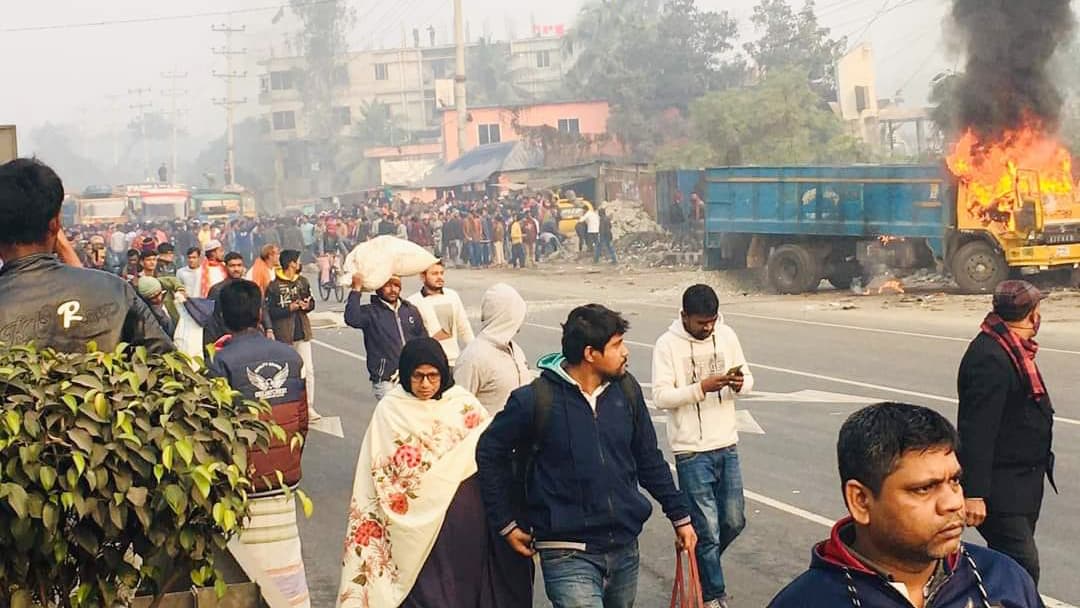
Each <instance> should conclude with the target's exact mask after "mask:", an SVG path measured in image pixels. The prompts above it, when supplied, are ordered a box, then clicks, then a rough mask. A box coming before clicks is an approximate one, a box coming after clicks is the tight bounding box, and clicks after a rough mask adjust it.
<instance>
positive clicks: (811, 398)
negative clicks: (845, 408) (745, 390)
mask: <svg viewBox="0 0 1080 608" xmlns="http://www.w3.org/2000/svg"><path fill="white" fill-rule="evenodd" d="M740 400H741V401H753V402H755V403H762V402H779V403H852V404H856V405H870V404H871V403H877V402H878V401H880V400H879V399H873V398H870V397H859V396H857V395H844V394H842V393H830V392H828V391H815V390H812V389H807V390H802V391H795V392H794V393H770V392H768V391H754V392H752V393H750V394H749V395H744V396H741V397H740Z"/></svg>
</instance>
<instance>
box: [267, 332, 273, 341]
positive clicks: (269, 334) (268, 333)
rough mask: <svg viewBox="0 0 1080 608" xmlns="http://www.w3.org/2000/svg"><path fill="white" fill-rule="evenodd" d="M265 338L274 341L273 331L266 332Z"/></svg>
mask: <svg viewBox="0 0 1080 608" xmlns="http://www.w3.org/2000/svg"><path fill="white" fill-rule="evenodd" d="M266 337H267V338H270V339H271V340H273V339H274V330H272V329H268V330H266Z"/></svg>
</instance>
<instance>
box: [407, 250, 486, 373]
mask: <svg viewBox="0 0 1080 608" xmlns="http://www.w3.org/2000/svg"><path fill="white" fill-rule="evenodd" d="M420 279H421V280H422V281H423V283H424V284H423V286H422V287H421V288H420V291H418V292H416V293H415V294H413V295H412V296H411V297H409V298H406V299H407V300H408V302H409V303H410V304H412V305H413V306H415V307H416V308H417V309H419V310H420V316H421V317H422V318H423V320H424V327H426V328H427V330H428V335H429V336H431V337H432V338H435V339H436V340H438V341H439V344H441V345H442V347H443V352H445V353H446V358H447V360H448V361H450V369H451V370H452V369H454V367H456V366H457V358H458V355H460V354H461V347H460V346H458V340H460V341H461V344H462V345H464V346H468V345H469V343H470V342H472V341H473V330H472V326H471V325H469V316H468V315H467V314H466V313H465V305H464V304H462V303H461V296H459V295H458V293H457V292H456V291H454V290H453V289H450V288H449V287H447V286H446V267H444V266H443V263H442V262H441V261H439V262H435V264H433V265H432V266H431V267H430V268H428V269H427V270H425V271H424V272H422V273H421V274H420Z"/></svg>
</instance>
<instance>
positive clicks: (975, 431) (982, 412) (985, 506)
mask: <svg viewBox="0 0 1080 608" xmlns="http://www.w3.org/2000/svg"><path fill="white" fill-rule="evenodd" d="M1044 298H1045V296H1044V295H1043V294H1042V293H1041V292H1040V291H1039V290H1038V288H1036V287H1035V286H1034V285H1032V284H1031V283H1028V282H1026V281H1005V282H1003V283H1001V284H1000V285H999V286H998V287H997V289H996V290H995V292H994V310H993V312H991V313H990V314H989V315H987V317H986V320H985V321H983V324H982V328H981V331H980V333H979V335H978V336H976V337H975V339H974V340H972V342H971V345H970V346H969V347H968V350H967V353H966V354H965V355H964V359H963V361H962V362H961V363H960V375H959V379H958V388H959V395H960V411H959V414H958V418H957V427H958V430H959V432H960V454H959V456H960V464H961V465H962V466H963V468H964V482H963V484H964V495H965V497H966V499H967V500H966V505H965V507H966V512H967V524H968V525H970V526H977V527H978V529H979V533H980V534H982V536H983V538H985V539H986V542H987V544H988V545H989V546H990V548H991V549H995V550H997V551H1000V552H1002V553H1004V554H1006V555H1008V556H1010V557H1012V558H1013V559H1015V560H1016V561H1017V562H1019V563H1020V565H1021V566H1023V567H1024V569H1025V570H1027V571H1028V573H1029V574H1031V578H1032V579H1034V580H1035V583H1036V584H1038V582H1039V552H1038V549H1037V548H1036V546H1035V525H1036V523H1037V522H1038V520H1039V511H1040V509H1041V508H1042V498H1043V478H1044V477H1045V478H1047V479H1048V480H1049V481H1050V485H1051V487H1053V488H1054V490H1055V491H1057V487H1056V486H1055V485H1054V453H1053V451H1052V450H1051V440H1052V437H1053V425H1054V408H1053V406H1052V405H1051V403H1050V395H1049V394H1048V393H1047V390H1046V384H1045V383H1044V382H1043V378H1042V374H1041V373H1040V372H1039V367H1038V365H1037V364H1036V363H1035V355H1036V353H1038V351H1039V345H1038V343H1036V342H1035V335H1036V334H1038V333H1039V326H1040V322H1041V321H1042V315H1041V313H1040V312H1039V303H1040V302H1041V301H1042V300H1043V299H1044Z"/></svg>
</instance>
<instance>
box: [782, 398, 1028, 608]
mask: <svg viewBox="0 0 1080 608" xmlns="http://www.w3.org/2000/svg"><path fill="white" fill-rule="evenodd" d="M958 445H959V437H958V436H957V433H956V429H955V428H953V426H952V424H950V423H949V421H948V420H946V419H945V418H944V417H943V416H941V415H940V414H938V413H937V412H935V411H933V410H930V409H927V408H924V407H919V406H915V405H906V404H901V403H881V404H878V405H872V406H870V407H867V408H864V409H862V410H859V411H858V412H855V413H854V414H852V415H851V417H850V418H848V419H847V422H845V423H844V426H843V427H841V429H840V439H839V441H838V442H837V445H836V453H837V460H838V462H839V463H840V479H841V482H842V483H843V492H844V501H845V502H846V503H847V508H848V512H849V513H850V516H849V517H847V518H845V519H843V520H841V521H840V522H838V523H837V524H836V526H834V527H833V531H832V535H831V536H830V537H829V540H826V541H824V542H822V543H820V544H818V545H817V546H816V547H814V550H813V552H812V553H811V557H810V569H809V570H808V571H806V572H805V573H804V574H803V575H802V576H800V577H799V578H797V579H795V581H793V582H792V583H791V584H790V585H788V586H787V588H785V589H784V590H783V591H781V592H780V595H778V596H776V598H774V599H773V601H772V603H771V604H770V605H769V606H770V608H818V607H820V608H826V607H828V608H839V607H842V606H854V607H859V606H873V607H875V608H889V607H893V606H895V607H897V608H901V607H903V608H910V607H911V606H914V607H915V608H969V607H973V606H978V607H980V608H983V607H986V608H989V607H991V606H1007V607H1008V608H1038V607H1041V606H1042V601H1041V600H1040V599H1039V594H1038V592H1037V591H1036V590H1035V583H1034V582H1033V581H1032V580H1031V576H1029V575H1028V573H1027V572H1026V571H1025V570H1024V569H1023V568H1021V567H1020V565H1019V564H1017V563H1016V562H1014V561H1013V560H1012V559H1011V558H1009V557H1007V556H1005V555H1004V554H1002V553H998V552H997V551H993V550H991V549H985V548H983V547H979V546H976V545H968V544H966V543H962V542H961V541H960V536H961V534H963V532H964V520H965V512H964V491H963V489H962V488H961V487H960V475H961V470H960V462H959V460H957V457H956V450H957V447H958Z"/></svg>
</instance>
